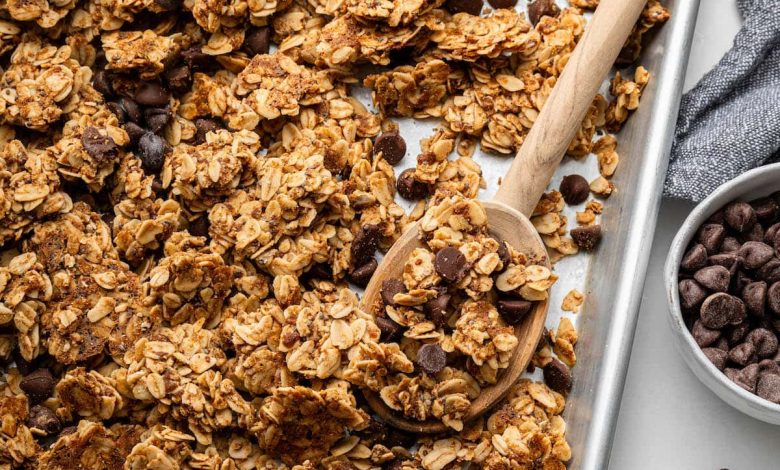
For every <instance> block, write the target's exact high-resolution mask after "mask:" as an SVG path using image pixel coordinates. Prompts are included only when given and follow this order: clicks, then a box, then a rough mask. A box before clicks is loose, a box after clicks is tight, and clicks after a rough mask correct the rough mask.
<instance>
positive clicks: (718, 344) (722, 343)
mask: <svg viewBox="0 0 780 470" xmlns="http://www.w3.org/2000/svg"><path fill="white" fill-rule="evenodd" d="M712 347H713V348H717V349H720V350H721V351H726V352H729V349H731V347H730V346H729V340H727V339H726V338H724V337H722V336H721V338H720V339H719V340H717V341H715V344H713V345H712Z"/></svg>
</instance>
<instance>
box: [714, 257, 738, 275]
mask: <svg viewBox="0 0 780 470" xmlns="http://www.w3.org/2000/svg"><path fill="white" fill-rule="evenodd" d="M707 262H708V263H710V264H712V265H719V266H723V267H725V268H728V270H729V272H730V273H736V272H737V269H739V267H740V266H741V264H742V260H741V258H740V257H739V255H737V254H736V253H720V254H717V255H712V256H710V257H709V258H707Z"/></svg>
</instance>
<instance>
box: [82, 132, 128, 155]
mask: <svg viewBox="0 0 780 470" xmlns="http://www.w3.org/2000/svg"><path fill="white" fill-rule="evenodd" d="M81 144H82V145H83V146H84V150H86V151H87V153H88V154H89V156H90V157H92V158H94V159H95V160H97V161H98V162H103V161H106V160H112V159H114V158H116V156H117V155H118V153H119V147H117V145H116V143H114V139H112V138H111V137H109V136H108V135H101V134H100V131H99V130H98V129H97V127H93V126H88V127H87V128H86V129H84V133H83V134H82V135H81Z"/></svg>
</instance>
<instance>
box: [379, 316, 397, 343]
mask: <svg viewBox="0 0 780 470" xmlns="http://www.w3.org/2000/svg"><path fill="white" fill-rule="evenodd" d="M374 321H375V322H376V326H378V327H379V331H380V332H381V336H380V339H381V340H382V341H384V342H385V343H392V342H394V341H397V340H398V339H399V338H400V337H401V325H399V324H398V323H396V322H394V321H393V320H391V319H389V318H385V317H376V318H375V319H374Z"/></svg>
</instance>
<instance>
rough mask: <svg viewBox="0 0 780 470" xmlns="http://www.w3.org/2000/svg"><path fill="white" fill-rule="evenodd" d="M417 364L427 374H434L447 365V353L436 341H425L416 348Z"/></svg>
mask: <svg viewBox="0 0 780 470" xmlns="http://www.w3.org/2000/svg"><path fill="white" fill-rule="evenodd" d="M417 365H419V366H420V368H421V369H422V370H423V371H424V372H426V373H428V374H431V375H433V374H436V373H438V372H440V371H441V370H442V369H444V366H445V365H447V353H446V352H444V350H443V349H442V348H441V346H439V344H438V343H426V344H423V345H422V346H420V349H419V350H417Z"/></svg>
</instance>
